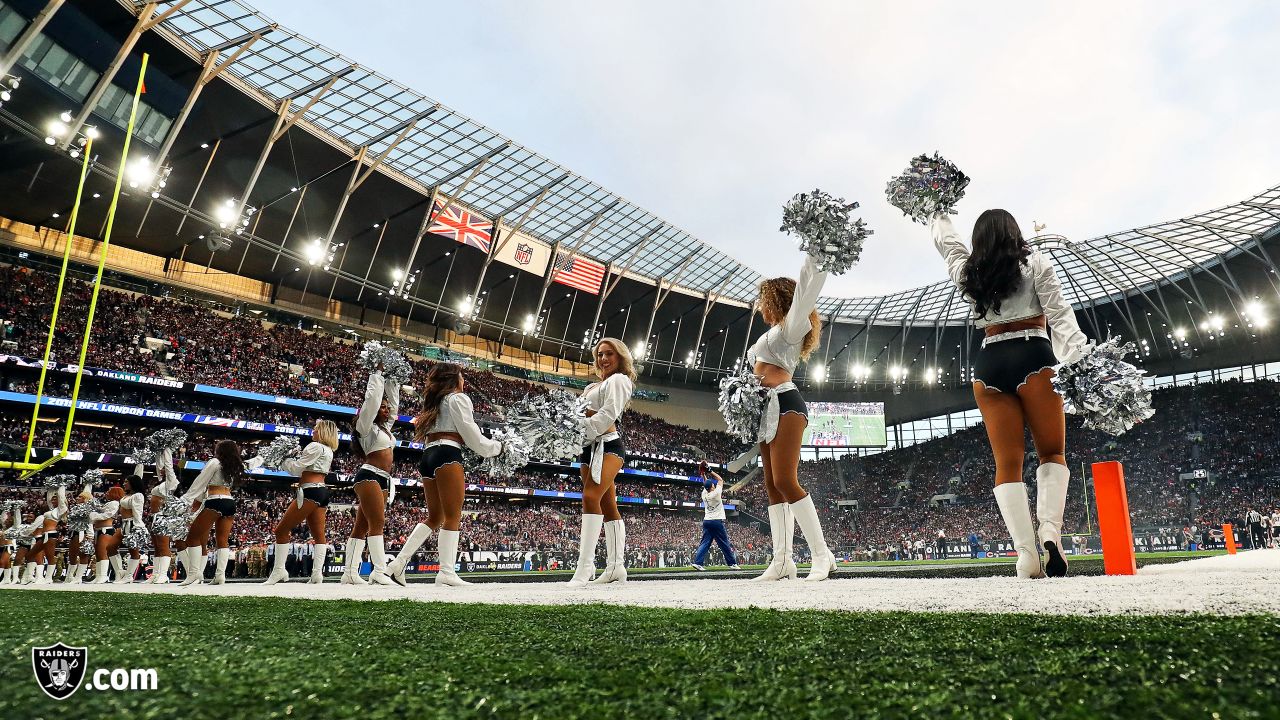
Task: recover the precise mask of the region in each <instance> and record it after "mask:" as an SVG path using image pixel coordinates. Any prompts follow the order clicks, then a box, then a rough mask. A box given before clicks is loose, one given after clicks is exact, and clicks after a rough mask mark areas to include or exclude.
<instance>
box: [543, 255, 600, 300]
mask: <svg viewBox="0 0 1280 720" xmlns="http://www.w3.org/2000/svg"><path fill="white" fill-rule="evenodd" d="M551 272H552V275H551V279H552V280H554V281H555V282H558V283H560V284H561V285H568V286H569V287H575V288H578V289H579V290H581V291H583V292H589V293H591V294H592V295H599V294H600V283H601V282H603V281H604V273H605V268H604V265H601V264H600V263H598V262H596V261H595V260H592V259H590V258H585V257H583V256H581V255H571V254H569V253H556V263H555V268H554V269H553V270H552V271H551Z"/></svg>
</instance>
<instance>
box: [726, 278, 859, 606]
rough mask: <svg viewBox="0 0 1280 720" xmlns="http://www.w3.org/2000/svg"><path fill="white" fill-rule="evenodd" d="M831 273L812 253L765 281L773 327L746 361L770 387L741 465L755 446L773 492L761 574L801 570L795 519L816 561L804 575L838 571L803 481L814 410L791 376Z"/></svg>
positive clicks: (810, 341) (766, 310)
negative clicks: (795, 555) (789, 272)
mask: <svg viewBox="0 0 1280 720" xmlns="http://www.w3.org/2000/svg"><path fill="white" fill-rule="evenodd" d="M826 280H827V273H826V272H823V271H820V270H819V269H818V267H817V265H816V264H815V262H814V260H813V258H811V257H806V258H805V262H804V267H803V268H801V270H800V281H799V282H797V281H795V280H792V279H791V278H786V277H780V278H772V279H770V280H765V281H764V282H762V283H760V298H759V301H758V304H759V307H760V314H761V315H762V316H763V317H764V321H765V323H767V324H768V325H770V328H769V329H768V330H767V331H766V332H765V333H764V334H763V335H761V336H760V337H759V338H758V339H757V340H756V341H755V344H753V345H752V346H751V348H750V349H749V350H748V351H747V362H748V363H750V364H751V366H752V368H753V370H752V371H753V372H754V373H755V374H756V375H757V376H759V377H760V384H761V385H763V386H764V387H765V388H768V391H769V394H768V404H767V405H766V407H765V414H764V417H763V418H762V419H761V421H760V443H759V446H758V447H757V448H753V449H752V450H751V451H750V452H749V453H748V455H747V456H744V457H743V458H740V459H739V461H738V462H737V463H735V466H739V465H741V463H742V462H743V461H744V460H745V459H748V458H749V456H753V455H754V454H756V453H757V452H758V453H759V455H760V459H761V461H762V463H763V465H764V488H765V492H766V493H768V496H769V529H770V530H771V531H772V534H773V560H772V562H770V563H769V567H768V568H766V569H765V571H764V573H763V574H761V575H760V576H759V577H758V578H756V579H757V580H765V581H768V580H781V579H783V578H792V579H794V578H795V577H796V574H797V573H796V566H795V561H794V560H792V542H793V539H794V537H795V526H796V525H797V524H799V525H800V531H801V532H802V533H804V537H805V540H806V541H807V542H808V543H809V550H810V552H811V554H812V556H813V564H812V565H811V566H810V568H809V575H808V577H806V578H805V580H809V581H818V580H826V579H827V577H828V576H830V575H831V573H832V572H833V571H835V567H836V557H835V555H833V554H832V553H831V551H830V550H829V549H828V548H827V541H826V539H825V538H824V537H823V535H822V523H821V522H820V521H819V519H818V509H817V508H816V507H814V504H813V496H811V495H810V494H809V493H808V492H806V491H805V489H804V488H803V487H801V486H800V474H799V471H800V442H801V439H802V437H803V436H804V430H805V428H806V427H807V426H808V424H809V411H808V407H807V406H806V405H805V402H804V398H803V397H801V395H800V390H799V389H798V388H797V387H796V384H795V383H794V382H792V381H791V376H792V374H793V373H794V372H795V369H796V366H797V365H799V364H800V363H801V362H803V361H804V360H805V359H806V358H808V357H809V354H810V353H812V352H813V351H814V349H815V348H817V347H818V337H819V335H820V334H821V332H822V320H821V319H820V318H819V317H818V313H817V311H816V310H815V309H814V308H815V307H816V306H817V303H818V293H820V292H821V291H822V285H823V283H825V282H826Z"/></svg>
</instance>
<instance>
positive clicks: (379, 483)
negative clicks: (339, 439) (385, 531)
mask: <svg viewBox="0 0 1280 720" xmlns="http://www.w3.org/2000/svg"><path fill="white" fill-rule="evenodd" d="M399 411H400V385H399V384H398V383H390V385H389V386H388V384H387V382H386V380H385V379H384V378H383V377H382V371H381V370H374V371H373V372H372V373H370V374H369V384H368V385H367V386H366V387H365V391H364V402H363V403H361V404H360V409H359V410H358V411H357V412H356V420H355V432H353V433H352V434H351V450H352V452H353V453H355V456H356V457H357V458H358V459H359V460H360V462H361V463H362V464H361V465H360V469H359V470H357V471H356V477H355V487H354V490H355V493H356V498H357V499H359V501H360V504H359V506H358V507H357V508H356V520H355V525H354V527H352V529H351V538H350V539H348V540H347V548H346V550H347V567H346V571H345V572H343V573H342V582H343V584H345V585H367V584H368V581H366V580H365V579H364V578H362V577H360V569H359V568H360V558H361V556H363V555H364V549H365V547H366V546H367V547H368V548H369V561H370V562H371V563H373V573H372V574H370V575H369V579H370V580H372V581H373V582H375V583H377V584H379V585H395V584H396V583H395V581H394V580H392V579H391V576H390V575H388V574H387V556H386V551H385V550H384V549H383V539H382V527H383V522H384V520H385V518H386V512H387V504H388V503H390V502H391V500H393V499H394V498H395V484H394V483H393V482H392V480H391V466H392V462H393V457H392V452H393V449H394V448H395V446H396V439H395V436H393V435H392V434H391V428H392V426H393V425H395V422H396V416H397V413H399Z"/></svg>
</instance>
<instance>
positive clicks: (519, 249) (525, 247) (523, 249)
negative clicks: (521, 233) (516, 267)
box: [516, 243, 533, 265]
mask: <svg viewBox="0 0 1280 720" xmlns="http://www.w3.org/2000/svg"><path fill="white" fill-rule="evenodd" d="M530 260H533V246H532V245H529V244H528V243H520V244H519V245H516V262H518V263H520V264H521V265H528V264H529V261H530Z"/></svg>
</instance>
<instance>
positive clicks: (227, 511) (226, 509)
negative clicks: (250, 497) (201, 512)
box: [204, 496, 236, 518]
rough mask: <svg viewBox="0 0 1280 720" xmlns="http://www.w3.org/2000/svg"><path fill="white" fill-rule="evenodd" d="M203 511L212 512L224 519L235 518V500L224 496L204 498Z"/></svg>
mask: <svg viewBox="0 0 1280 720" xmlns="http://www.w3.org/2000/svg"><path fill="white" fill-rule="evenodd" d="M204 509H205V510H212V511H214V512H216V513H218V514H219V515H221V516H222V517H224V518H229V517H235V516H236V501H235V498H229V497H225V496H218V497H211V498H206V499H205V501H204Z"/></svg>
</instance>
